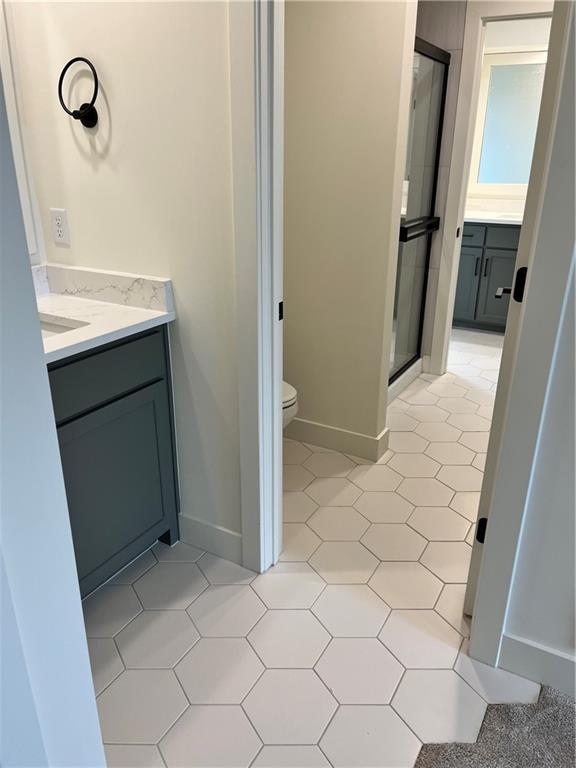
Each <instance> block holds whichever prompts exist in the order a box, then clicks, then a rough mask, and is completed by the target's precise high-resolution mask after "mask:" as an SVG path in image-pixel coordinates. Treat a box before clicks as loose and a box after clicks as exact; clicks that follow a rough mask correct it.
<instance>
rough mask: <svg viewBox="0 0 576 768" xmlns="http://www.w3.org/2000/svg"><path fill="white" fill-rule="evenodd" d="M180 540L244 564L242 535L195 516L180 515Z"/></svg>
mask: <svg viewBox="0 0 576 768" xmlns="http://www.w3.org/2000/svg"><path fill="white" fill-rule="evenodd" d="M178 523H179V525H180V540H181V541H183V542H184V543H185V544H191V545H192V546H193V547H198V549H203V550H205V551H206V552H210V553H211V554H212V555H217V556H218V557H223V558H224V559H225V560H231V561H232V562H233V563H238V565H242V535H241V534H240V533H237V532H236V531H231V530H230V529H229V528H223V527H222V526H220V525H213V524H212V523H207V522H206V521H205V520H198V519H197V518H195V517H188V516H187V515H179V516H178Z"/></svg>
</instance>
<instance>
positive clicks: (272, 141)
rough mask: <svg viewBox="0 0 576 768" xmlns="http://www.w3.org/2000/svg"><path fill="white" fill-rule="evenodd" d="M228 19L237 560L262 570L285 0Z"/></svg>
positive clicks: (274, 360) (275, 402)
mask: <svg viewBox="0 0 576 768" xmlns="http://www.w3.org/2000/svg"><path fill="white" fill-rule="evenodd" d="M229 19H230V57H231V105H232V148H233V152H232V155H233V181H234V217H235V222H234V223H235V250H236V317H237V325H238V336H237V338H238V392H239V413H240V415H239V429H240V478H241V518H242V563H243V565H245V566H246V567H248V568H251V569H252V570H255V571H259V572H261V571H265V570H266V569H267V568H269V567H270V566H271V565H272V564H273V563H275V562H276V561H277V559H278V557H279V556H280V551H281V547H282V525H281V523H282V455H281V452H282V323H281V322H280V320H279V317H278V306H279V302H280V301H281V300H282V218H281V212H282V208H283V205H282V196H283V189H282V184H283V174H282V156H283V112H282V110H283V98H284V95H283V37H284V27H283V24H284V6H283V4H282V3H281V2H268V0H254V1H253V2H252V3H231V4H230V8H229ZM250 51H252V52H253V59H251V61H250V62H247V61H246V60H245V58H243V57H246V55H247V54H249V52H250ZM242 73H243V75H244V76H243V77H242ZM247 98H248V101H249V103H250V104H253V105H254V110H253V112H252V114H250V115H247V114H246V111H247V108H246V99H247ZM250 109H251V107H250V108H249V109H248V112H250ZM249 147H251V148H253V155H252V154H251V153H250V152H249V150H248V148H249ZM247 154H248V155H249V156H248V157H247V156H246V155H247ZM254 169H256V173H255V176H254ZM247 222H256V228H255V230H254V228H253V226H252V227H250V225H249V224H247Z"/></svg>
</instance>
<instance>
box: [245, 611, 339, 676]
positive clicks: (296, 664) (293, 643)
mask: <svg viewBox="0 0 576 768" xmlns="http://www.w3.org/2000/svg"><path fill="white" fill-rule="evenodd" d="M248 640H249V641H250V643H251V644H252V647H253V648H254V650H255V651H256V653H257V654H258V656H259V657H260V658H261V659H262V661H263V662H264V664H266V666H267V667H269V668H274V667H293V668H300V669H302V668H305V667H313V666H314V664H315V663H316V662H317V661H318V658H319V657H320V654H321V653H322V651H323V650H324V648H326V646H327V645H328V643H329V642H330V635H329V634H328V632H327V631H326V630H325V629H324V627H323V626H322V624H320V622H319V621H318V619H317V618H316V617H315V616H314V614H312V613H310V611H297V610H296V611H268V612H267V613H266V614H265V615H264V616H263V617H262V618H261V619H260V621H259V622H258V624H257V625H256V626H255V627H254V629H253V630H252V631H251V632H250V634H249V635H248Z"/></svg>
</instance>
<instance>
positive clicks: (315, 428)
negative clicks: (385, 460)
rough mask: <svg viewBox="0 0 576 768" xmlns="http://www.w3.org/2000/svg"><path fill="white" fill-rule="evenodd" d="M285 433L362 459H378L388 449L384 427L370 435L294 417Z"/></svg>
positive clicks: (386, 433)
mask: <svg viewBox="0 0 576 768" xmlns="http://www.w3.org/2000/svg"><path fill="white" fill-rule="evenodd" d="M285 435H286V437H289V438H291V439H293V440H299V441H300V442H302V443H310V444H311V445H321V446H324V447H325V448H331V449H332V450H334V451H340V453H350V454H352V455H353V456H358V457H359V458H362V459H368V460H369V461H378V460H379V459H380V458H382V456H383V455H384V454H385V453H386V451H387V449H388V435H389V430H388V428H387V427H386V428H385V429H383V430H382V432H381V433H380V434H379V435H377V436H376V437H372V436H371V435H363V434H361V433H360V432H351V431H350V430H348V429H340V428H339V427H333V426H330V425H329V424H319V423H317V422H315V421H308V420H307V419H298V418H296V419H294V420H293V421H291V422H290V424H289V425H288V426H287V427H286V430H285Z"/></svg>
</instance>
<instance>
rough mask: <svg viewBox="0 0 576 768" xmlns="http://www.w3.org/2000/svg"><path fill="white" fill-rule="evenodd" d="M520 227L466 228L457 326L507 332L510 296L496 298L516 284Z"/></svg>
mask: <svg viewBox="0 0 576 768" xmlns="http://www.w3.org/2000/svg"><path fill="white" fill-rule="evenodd" d="M519 239H520V227H519V226H518V225H512V224H471V223H468V222H467V223H465V224H464V232H463V234H462V248H461V250H460V268H459V271H458V284H457V287H456V300H455V303H454V325H456V326H461V327H465V328H480V329H483V330H493V331H503V330H504V329H505V328H506V317H507V315H508V305H509V303H510V296H509V295H504V296H503V297H502V298H501V299H497V298H495V295H496V291H497V289H498V288H500V287H502V288H504V287H508V286H511V285H512V283H513V280H514V266H515V263H516V251H517V248H518V241H519Z"/></svg>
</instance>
